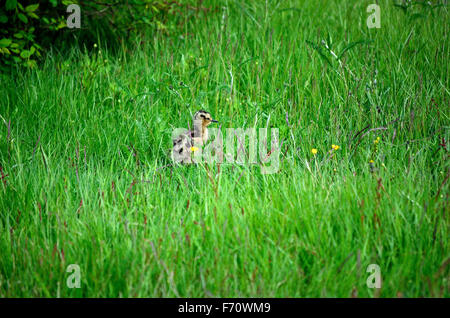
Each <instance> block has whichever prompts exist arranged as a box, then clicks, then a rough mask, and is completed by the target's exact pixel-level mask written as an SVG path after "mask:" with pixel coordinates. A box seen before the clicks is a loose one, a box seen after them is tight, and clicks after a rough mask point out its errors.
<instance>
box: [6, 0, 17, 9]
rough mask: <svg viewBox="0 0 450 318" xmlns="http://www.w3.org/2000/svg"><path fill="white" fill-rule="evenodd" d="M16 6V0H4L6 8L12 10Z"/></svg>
mask: <svg viewBox="0 0 450 318" xmlns="http://www.w3.org/2000/svg"><path fill="white" fill-rule="evenodd" d="M16 6H17V0H6V5H5V8H6V10H14V9H15V8H16Z"/></svg>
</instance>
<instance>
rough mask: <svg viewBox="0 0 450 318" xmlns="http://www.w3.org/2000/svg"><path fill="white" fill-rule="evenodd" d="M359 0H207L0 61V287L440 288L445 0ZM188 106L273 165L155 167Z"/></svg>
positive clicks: (444, 216)
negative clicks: (163, 18) (12, 64)
mask: <svg viewBox="0 0 450 318" xmlns="http://www.w3.org/2000/svg"><path fill="white" fill-rule="evenodd" d="M369 4H371V1H345V2H344V1H305V2H303V1H301V2H300V1H278V2H277V1H267V2H261V3H260V2H255V3H253V2H252V4H243V3H240V2H238V1H225V2H218V1H217V2H214V1H211V2H209V3H207V4H205V5H207V6H211V7H218V8H219V10H212V11H211V12H209V13H208V15H206V16H204V17H202V18H199V19H197V20H196V21H195V22H192V21H190V22H187V23H186V24H185V31H184V32H183V34H181V35H173V36H162V35H158V34H156V35H154V37H146V38H144V39H136V45H135V47H132V48H128V49H127V48H123V50H122V51H121V52H119V53H118V54H114V55H112V54H110V53H109V51H108V49H107V48H106V47H103V46H102V45H101V44H99V45H98V47H96V48H89V50H87V49H84V48H83V49H75V48H74V49H72V50H70V51H69V53H57V52H56V51H54V52H51V53H50V54H49V56H48V57H47V58H46V60H45V61H44V62H43V64H42V65H40V67H39V68H38V69H34V70H23V69H19V70H14V71H12V73H11V74H2V75H1V77H0V80H1V86H2V87H1V90H0V115H1V117H0V121H1V123H0V167H1V178H2V179H1V182H0V233H1V235H0V250H1V258H0V296H1V297H35V296H40V297H57V296H61V297H174V296H181V297H211V296H219V297H321V296H324V297H350V296H359V297H373V296H380V297H396V296H405V297H420V296H425V297H448V296H449V290H448V286H449V285H448V284H449V280H448V277H449V267H448V265H449V257H450V255H449V254H450V253H449V247H448V224H449V223H448V221H449V210H450V209H449V196H448V193H449V186H448V184H449V182H448V179H449V173H450V166H449V160H448V159H449V144H448V140H449V137H450V136H449V107H448V105H449V94H450V93H449V68H448V61H449V58H450V52H449V42H448V33H449V31H450V30H449V24H448V21H449V14H448V6H444V5H435V4H436V2H433V4H431V5H425V4H423V5H419V4H413V5H412V6H410V7H409V8H408V9H407V10H403V9H401V8H399V7H396V6H394V2H392V1H380V8H381V28H380V29H368V28H367V26H366V19H367V16H368V15H369V14H368V13H367V12H366V8H367V6H368V5H369ZM201 108H203V109H205V110H207V111H209V112H211V114H212V115H213V117H214V118H217V119H218V120H219V121H220V123H221V127H222V129H224V128H228V127H246V128H250V127H255V128H263V127H269V128H279V132H280V139H281V141H282V146H281V155H280V170H279V172H278V173H275V174H268V175H263V174H261V169H260V168H261V167H260V166H259V165H237V164H235V165H230V164H228V165H226V164H223V165H220V166H218V165H214V166H206V165H198V166H183V167H173V166H167V165H169V164H170V163H171V162H170V158H169V157H168V153H169V149H170V147H171V133H172V130H173V129H174V128H177V127H187V126H188V122H190V124H192V123H191V120H192V114H194V113H195V112H196V111H197V110H198V109H201ZM377 137H379V139H377ZM332 145H338V146H339V149H332ZM313 148H314V149H317V153H316V154H315V155H314V154H313V153H312V152H311V150H312V149H313ZM69 264H78V265H79V266H80V269H81V288H79V289H76V288H75V289H70V288H68V287H67V285H66V280H67V278H68V277H69V275H70V273H67V272H66V268H67V266H68V265H69ZM369 264H378V265H379V266H380V269H381V276H382V288H381V289H380V290H376V289H370V288H368V287H367V285H366V280H367V278H368V277H369V275H370V273H367V272H366V268H367V266H368V265H369Z"/></svg>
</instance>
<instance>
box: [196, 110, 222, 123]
mask: <svg viewBox="0 0 450 318" xmlns="http://www.w3.org/2000/svg"><path fill="white" fill-rule="evenodd" d="M194 122H201V123H202V127H206V126H208V125H210V124H211V123H218V121H217V120H215V119H212V116H211V114H210V113H208V112H207V111H204V110H199V111H198V112H196V113H195V114H194Z"/></svg>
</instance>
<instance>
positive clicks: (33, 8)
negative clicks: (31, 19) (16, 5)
mask: <svg viewBox="0 0 450 318" xmlns="http://www.w3.org/2000/svg"><path fill="white" fill-rule="evenodd" d="M37 8H39V3H36V4H30V5H29V6H26V7H25V11H26V12H34V11H36V10H37Z"/></svg>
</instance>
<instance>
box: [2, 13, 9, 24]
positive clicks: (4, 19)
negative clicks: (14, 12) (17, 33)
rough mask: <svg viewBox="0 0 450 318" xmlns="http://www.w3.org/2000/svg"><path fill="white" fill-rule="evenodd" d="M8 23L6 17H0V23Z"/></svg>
mask: <svg viewBox="0 0 450 318" xmlns="http://www.w3.org/2000/svg"><path fill="white" fill-rule="evenodd" d="M6 22H8V17H7V16H6V15H0V23H6Z"/></svg>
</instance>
